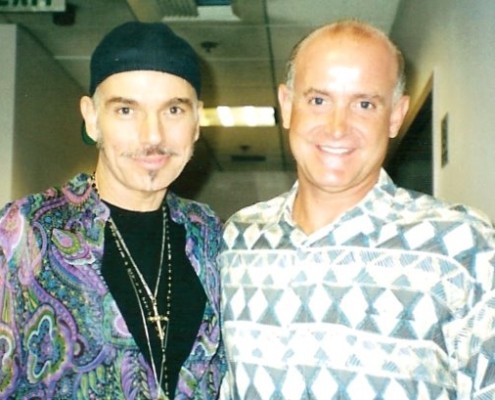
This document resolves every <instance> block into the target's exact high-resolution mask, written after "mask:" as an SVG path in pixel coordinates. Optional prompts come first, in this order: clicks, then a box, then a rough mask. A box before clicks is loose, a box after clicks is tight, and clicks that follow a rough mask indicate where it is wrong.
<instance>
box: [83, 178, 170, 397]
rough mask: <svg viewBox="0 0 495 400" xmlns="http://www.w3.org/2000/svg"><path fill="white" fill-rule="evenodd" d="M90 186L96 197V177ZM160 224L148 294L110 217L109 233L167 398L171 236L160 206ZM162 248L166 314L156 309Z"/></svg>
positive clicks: (157, 379) (137, 269) (165, 216)
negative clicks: (154, 342) (154, 341)
mask: <svg viewBox="0 0 495 400" xmlns="http://www.w3.org/2000/svg"><path fill="white" fill-rule="evenodd" d="M90 179H91V181H90V182H91V186H92V188H93V189H94V191H95V192H96V193H97V194H98V195H99V193H98V188H97V186H96V179H95V174H94V173H93V175H92V176H91V178H90ZM162 215H163V224H162V245H161V251H160V264H159V268H158V274H157V278H156V282H155V286H154V288H153V291H151V289H150V287H149V285H148V284H147V282H146V280H145V278H144V276H143V274H142V273H141V270H140V268H139V267H138V265H137V264H136V262H135V261H134V258H133V257H132V254H131V252H130V251H129V248H128V247H127V245H126V243H125V241H124V238H123V236H122V234H121V233H120V231H119V229H118V227H117V225H116V223H115V221H114V220H113V218H112V217H111V216H110V218H109V219H108V222H109V227H110V232H111V233H112V237H113V238H114V241H115V244H116V247H117V250H118V252H119V254H120V256H121V257H122V260H123V262H124V267H125V269H126V272H127V275H128V276H129V280H130V282H131V285H132V288H133V291H134V294H135V295H136V300H137V303H138V306H139V311H140V314H141V319H142V321H143V327H144V332H145V336H146V341H147V345H148V352H149V355H150V360H151V366H152V369H153V374H154V376H155V380H156V381H157V382H158V384H159V386H160V387H161V386H162V383H164V387H165V394H166V396H167V397H168V394H169V393H168V376H167V367H166V349H167V342H168V333H169V323H170V312H171V308H172V307H171V304H172V251H171V245H170V234H169V227H168V225H169V224H168V216H167V210H166V206H165V204H163V206H162ZM165 246H166V249H167V251H166V253H167V291H166V293H167V294H166V305H165V313H164V314H160V312H159V309H158V300H157V297H158V290H159V287H160V283H161V281H162V271H163V264H164V263H163V261H164V258H165ZM148 322H149V323H151V324H154V327H155V330H156V334H157V335H158V338H159V342H160V353H161V363H160V369H159V371H158V369H157V365H156V364H157V363H156V361H155V358H154V357H153V351H152V348H151V340H150V332H149V329H148Z"/></svg>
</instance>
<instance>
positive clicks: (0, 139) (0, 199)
mask: <svg viewBox="0 0 495 400" xmlns="http://www.w3.org/2000/svg"><path fill="white" fill-rule="evenodd" d="M16 33H17V30H16V29H15V27H14V26H12V25H0V43H1V46H0V64H1V67H0V68H1V73H0V93H1V96H0V171H2V179H0V204H4V203H6V202H7V201H8V200H10V199H11V198H12V184H11V183H12V159H13V157H12V154H13V151H12V150H13V146H14V144H13V142H14V136H13V132H14V97H15V96H14V90H15V63H16V57H15V55H16V52H15V50H16Z"/></svg>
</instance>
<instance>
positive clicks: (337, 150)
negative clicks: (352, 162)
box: [318, 146, 352, 156]
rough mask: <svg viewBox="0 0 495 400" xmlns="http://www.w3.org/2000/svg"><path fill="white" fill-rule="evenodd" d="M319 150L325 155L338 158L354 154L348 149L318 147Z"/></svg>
mask: <svg viewBox="0 0 495 400" xmlns="http://www.w3.org/2000/svg"><path fill="white" fill-rule="evenodd" d="M318 148H319V149H320V150H321V151H322V152H324V153H327V154H331V155H336V156H344V155H347V154H350V153H351V152H352V149H350V148H348V147H332V146H318Z"/></svg>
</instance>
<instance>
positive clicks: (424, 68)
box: [391, 0, 495, 219]
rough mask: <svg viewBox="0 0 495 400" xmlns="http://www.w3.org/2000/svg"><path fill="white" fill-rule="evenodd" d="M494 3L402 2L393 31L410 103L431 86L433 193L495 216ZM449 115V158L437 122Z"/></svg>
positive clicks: (450, 0) (458, 0)
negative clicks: (443, 154) (442, 148)
mask: <svg viewBox="0 0 495 400" xmlns="http://www.w3.org/2000/svg"><path fill="white" fill-rule="evenodd" d="M494 21H495V1H493V0H476V1H466V0H403V2H402V5H401V8H400V10H399V12H398V15H397V20H396V23H395V25H394V28H393V30H392V34H391V35H392V38H393V39H394V40H395V41H396V43H397V44H398V45H399V47H401V48H402V50H403V52H404V54H405V56H406V59H407V62H408V74H409V89H408V90H409V92H410V94H411V96H412V104H413V108H417V107H418V99H419V98H420V97H421V95H422V93H423V92H424V90H425V88H426V87H427V85H428V82H429V81H430V80H432V86H433V135H434V138H433V141H434V182H435V188H434V191H435V194H436V195H437V196H439V197H441V198H444V199H447V200H449V201H454V202H463V203H467V204H470V205H472V206H475V207H477V208H480V209H481V210H483V211H485V212H486V213H487V214H488V215H489V216H490V217H491V218H492V219H495V201H494V199H495V195H494V191H495V163H494V160H495V134H494V126H495V113H494V111H493V110H494V108H495V96H494V93H495V24H494ZM446 113H448V115H449V128H450V129H449V146H448V149H449V163H448V164H447V165H446V166H445V167H444V168H442V167H441V166H440V124H441V120H442V118H443V117H444V116H445V114H446Z"/></svg>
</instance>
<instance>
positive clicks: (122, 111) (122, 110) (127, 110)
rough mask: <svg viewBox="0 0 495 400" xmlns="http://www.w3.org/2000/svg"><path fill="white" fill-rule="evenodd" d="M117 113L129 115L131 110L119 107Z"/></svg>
mask: <svg viewBox="0 0 495 400" xmlns="http://www.w3.org/2000/svg"><path fill="white" fill-rule="evenodd" d="M117 113H118V114H120V115H130V114H131V113H132V109H131V108H130V107H120V108H118V109H117Z"/></svg>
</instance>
